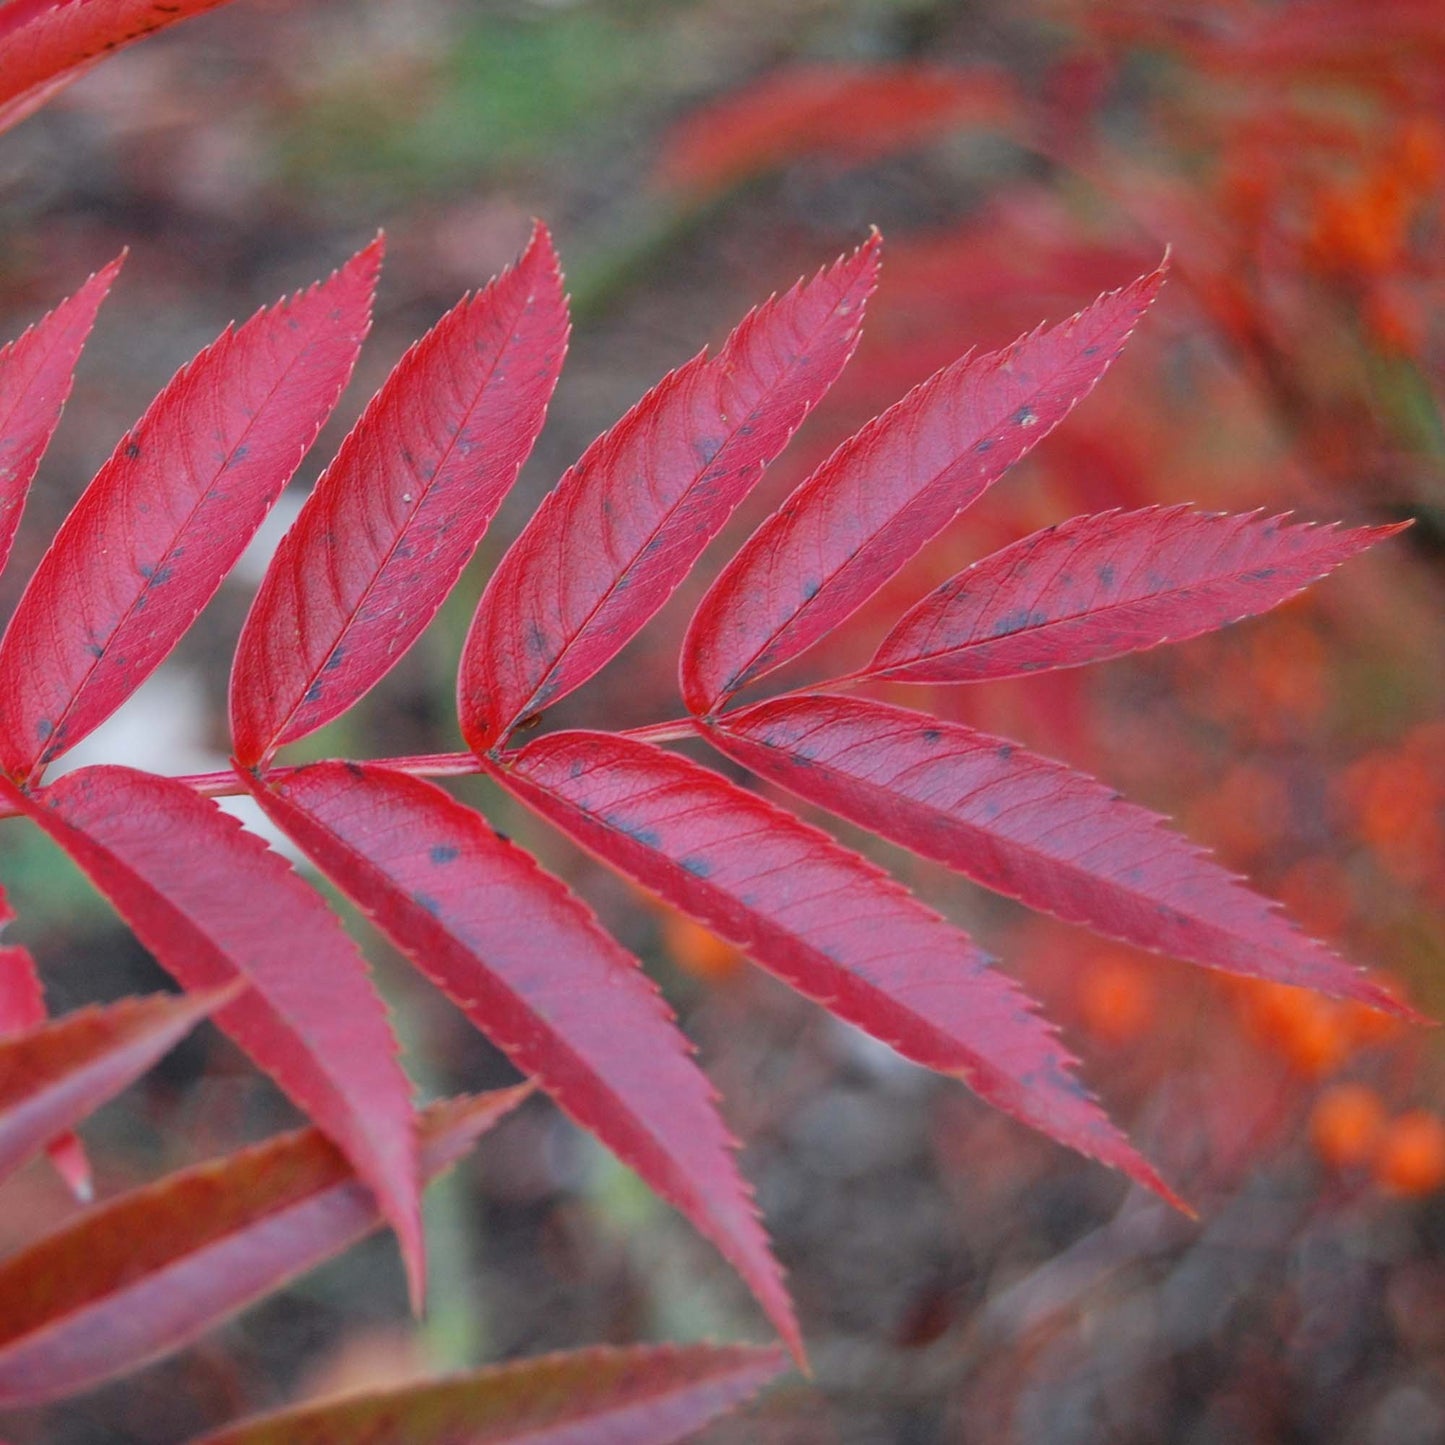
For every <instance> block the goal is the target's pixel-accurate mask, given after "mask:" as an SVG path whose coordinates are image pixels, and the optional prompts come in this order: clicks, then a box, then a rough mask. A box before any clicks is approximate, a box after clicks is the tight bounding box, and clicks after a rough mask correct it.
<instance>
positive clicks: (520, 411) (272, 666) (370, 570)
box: [231, 225, 567, 767]
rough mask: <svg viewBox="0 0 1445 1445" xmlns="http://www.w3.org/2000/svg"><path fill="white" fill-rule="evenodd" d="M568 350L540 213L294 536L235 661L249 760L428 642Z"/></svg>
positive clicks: (373, 424) (350, 450)
mask: <svg viewBox="0 0 1445 1445" xmlns="http://www.w3.org/2000/svg"><path fill="white" fill-rule="evenodd" d="M566 348H567V303H566V300H565V299H564V297H563V295H562V278H561V276H560V274H559V273H558V270H557V258H556V255H555V254H554V252H553V250H552V243H551V239H550V238H549V236H548V234H547V231H546V228H545V227H543V226H540V225H539V226H538V227H537V229H536V232H535V234H534V235H533V238H532V242H531V244H530V245H529V246H528V248H527V250H526V252H525V253H524V255H523V256H522V259H521V260H520V262H518V264H517V266H516V267H515V269H513V270H511V271H509V272H505V273H503V275H502V276H500V277H498V279H497V280H495V281H494V282H493V283H492V284H491V285H490V286H488V287H486V289H485V290H483V291H481V292H480V293H479V294H478V295H476V296H475V297H472V298H470V299H469V300H464V301H462V302H461V303H460V304H459V305H458V306H456V307H455V308H454V309H453V310H452V311H450V312H449V313H448V314H447V315H446V316H445V317H443V318H442V320H441V321H440V322H438V323H437V325H436V327H435V328H433V330H432V331H431V332H430V333H429V334H428V335H427V336H426V337H425V338H424V339H423V340H421V341H419V342H418V343H417V344H416V345H415V346H413V347H412V348H411V350H410V351H408V352H407V354H406V355H405V356H404V357H403V358H402V360H401V363H400V364H399V365H398V366H397V368H396V370H395V371H393V372H392V374H391V376H390V378H389V379H388V380H387V382H386V384H385V385H384V386H383V387H382V389H381V390H380V391H379V392H378V393H377V394H376V396H375V397H374V398H373V399H372V401H371V403H370V405H368V407H367V409H366V412H365V414H364V415H363V416H362V418H361V420H360V421H359V422H358V423H357V425H356V428H355V430H354V431H353V432H352V433H351V435H350V436H348V437H347V439H346V440H345V441H344V442H343V443H342V445H341V450H340V452H339V453H338V454H337V456H336V460H335V461H334V462H332V464H331V465H330V466H329V467H328V468H327V470H326V472H325V474H324V475H323V476H322V478H321V480H320V481H319V482H318V483H317V484H316V490H315V492H314V493H313V494H312V496H311V497H310V499H309V500H308V501H307V503H306V505H305V506H304V507H303V508H302V509H301V515H300V517H299V518H298V519H297V521H296V525H295V526H294V527H293V528H292V529H291V531H290V532H289V533H288V535H287V536H286V538H285V539H284V540H283V541H282V543H281V546H280V549H279V550H278V552H277V553H276V557H275V559H274V560H273V561H272V563H271V567H270V569H269V571H268V572H267V574H266V577H265V579H264V581H263V582H262V584H261V589H260V591H259V592H258V594H257V596H256V601H255V603H254V605H253V606H252V608H251V615H250V617H248V618H247V620H246V626H245V628H244V630H243V631H242V633H241V641H240V646H239V647H238V649H237V653H236V663H235V668H234V670H233V672H232V678H231V727H232V731H233V734H234V736H235V740H236V757H237V760H238V761H239V762H240V763H241V765H242V766H245V767H249V766H251V765H253V764H255V763H258V762H260V761H261V760H262V759H263V758H265V757H267V756H268V755H269V754H270V753H271V752H272V751H273V750H274V749H275V748H277V747H280V746H281V745H282V744H283V743H288V742H292V741H294V740H295V739H296V738H300V737H305V736H306V734H307V733H309V732H314V731H315V730H316V729H317V728H319V727H321V726H322V724H324V723H327V722H330V721H331V719H332V718H334V717H336V716H338V715H339V714H341V713H343V712H345V711H346V709H347V708H348V707H350V706H351V704H352V703H354V702H355V701H356V700H357V699H358V698H359V697H361V696H362V694H364V693H365V692H366V691H367V690H368V689H370V688H371V687H372V686H374V685H375V684H376V683H377V682H378V681H379V680H380V679H381V678H382V677H384V676H385V675H386V673H387V672H388V671H389V670H390V669H391V668H392V667H393V666H394V665H395V664H396V663H397V662H398V661H400V659H401V657H402V655H403V654H404V653H405V652H406V650H407V648H409V647H410V646H411V645H412V643H413V642H415V641H416V639H417V637H418V636H419V635H420V633H421V631H422V629H423V628H424V627H425V626H426V625H427V623H428V622H430V621H431V619H432V617H433V616H435V614H436V611H437V609H438V608H439V607H440V606H441V605H442V602H443V601H444V600H445V598H446V595H447V593H448V592H449V591H450V590H451V588H452V586H453V584H454V583H455V582H456V580H457V578H458V577H459V576H460V575H461V571H462V568H463V567H464V566H466V563H467V560H468V558H470V557H471V555H472V553H473V552H474V551H475V550H476V546H477V543H478V542H479V541H480V540H481V538H482V534H483V532H485V531H486V528H487V524H488V523H489V522H490V521H491V519H492V515H493V513H495V512H496V510H497V507H498V505H499V504H500V503H501V501H502V498H503V497H505V496H506V494H507V491H508V490H509V489H510V487H511V485H512V483H513V482H514V481H515V480H516V477H517V473H518V472H519V471H520V470H521V467H522V463H523V462H525V461H526V459H527V455H528V453H529V452H530V451H531V450H532V443H533V441H534V440H535V439H536V436H537V433H538V432H539V431H541V429H542V422H543V419H544V418H545V416H546V414H547V403H548V401H549V400H550V398H551V396H552V389H553V387H554V386H556V384H557V375H558V373H559V371H560V370H561V367H562V357H563V354H564V353H565V351H566Z"/></svg>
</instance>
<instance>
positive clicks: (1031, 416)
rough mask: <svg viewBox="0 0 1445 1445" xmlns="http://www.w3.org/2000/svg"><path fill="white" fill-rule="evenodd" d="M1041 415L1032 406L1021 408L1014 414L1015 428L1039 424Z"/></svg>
mask: <svg viewBox="0 0 1445 1445" xmlns="http://www.w3.org/2000/svg"><path fill="white" fill-rule="evenodd" d="M1038 419H1039V414H1038V412H1036V411H1035V410H1034V409H1033V407H1031V406H1021V407H1020V408H1019V409H1018V410H1017V411H1016V412H1015V413H1014V414H1013V421H1014V425H1015V426H1033V425H1035V424H1036V423H1037V422H1038Z"/></svg>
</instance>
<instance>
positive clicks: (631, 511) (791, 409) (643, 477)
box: [457, 236, 880, 753]
mask: <svg viewBox="0 0 1445 1445" xmlns="http://www.w3.org/2000/svg"><path fill="white" fill-rule="evenodd" d="M879 244H880V242H879V239H878V238H877V237H876V236H875V237H873V238H872V239H871V240H870V241H868V242H867V243H866V244H865V245H864V246H862V247H860V248H859V249H858V250H857V251H855V252H854V253H853V254H852V255H851V256H845V257H843V258H842V259H841V260H839V261H838V262H836V263H835V264H834V265H833V266H832V267H830V268H828V269H827V270H825V271H822V272H820V273H819V274H818V275H817V276H816V277H815V278H814V279H813V280H812V281H810V282H807V283H804V282H799V283H798V284H797V285H796V286H794V287H793V289H792V290H791V291H789V292H787V294H786V295H784V296H781V297H775V298H774V299H772V300H770V301H768V302H766V303H765V304H763V305H762V306H759V307H758V308H757V309H756V310H754V311H752V312H750V313H749V314H748V316H747V317H746V318H744V320H743V321H742V322H741V323H740V324H739V325H738V327H737V328H736V329H735V330H734V331H733V333H732V334H731V335H730V336H729V337H728V339H727V341H726V342H725V343H724V344H723V346H722V347H721V349H720V350H719V351H718V353H717V355H716V356H712V357H709V356H708V355H707V354H706V353H705V352H704V353H702V354H701V355H699V356H696V357H694V358H693V359H692V360H691V361H689V362H688V363H687V364H686V365H684V366H682V367H679V368H678V369H677V370H676V371H674V372H672V373H671V374H670V375H669V376H667V377H666V378H665V379H664V380H663V381H661V382H660V383H659V384H658V385H657V386H656V387H654V388H653V389H652V390H651V391H650V392H648V394H647V395H646V396H645V397H643V398H642V400H641V401H639V402H638V403H637V405H636V406H634V407H633V408H632V410H631V411H629V412H628V413H627V415H626V416H624V417H623V418H622V420H621V421H619V422H618V423H617V425H616V426H614V427H613V428H612V429H611V430H610V431H608V432H606V433H604V434H603V435H602V436H601V437H599V438H598V439H597V440H596V441H595V442H593V443H592V445H591V446H590V447H588V448H587V450H586V451H585V452H584V453H583V455H582V457H581V459H580V460H579V461H578V462H577V464H576V465H575V466H573V467H572V468H570V469H569V470H568V472H567V473H566V474H565V475H564V476H563V477H562V479H561V481H559V482H558V484H557V486H556V488H555V489H554V490H553V491H552V492H551V493H550V494H549V495H548V496H547V497H546V498H545V499H544V500H543V502H542V505H541V506H540V507H539V508H538V510H537V513H536V515H535V516H534V517H533V519H532V521H531V522H530V523H529V524H528V526H527V527H526V528H525V529H524V530H523V532H522V534H521V536H519V537H518V538H517V541H516V542H515V543H514V544H513V545H512V547H511V548H510V549H509V550H508V552H507V555H506V556H505V557H504V558H503V559H502V562H501V565H500V566H499V567H498V569H497V571H496V573H495V575H494V576H493V577H492V579H491V581H490V583H489V584H488V586H487V590H486V592H485V593H484V594H483V597H482V601H481V604H480V606H479V607H478V609H477V614H476V617H475V619H474V620H473V624H472V629H471V632H470V634H469V635H468V639H467V645H466V648H465V651H464V653H463V658H462V668H461V674H460V677H459V679H458V689H457V697H458V705H459V711H460V714H461V720H462V733H463V736H464V737H465V738H466V740H467V742H468V744H469V746H471V747H472V748H473V749H474V750H475V751H477V752H479V753H480V752H484V751H486V749H488V748H490V747H491V746H492V745H493V744H494V743H496V742H497V741H498V740H499V739H500V738H501V737H503V736H504V735H505V734H506V732H507V731H508V730H509V729H510V728H512V727H513V726H515V725H516V724H517V723H518V722H519V721H522V720H523V719H525V718H527V717H529V716H531V715H533V714H535V713H537V712H540V711H541V710H542V709H543V708H544V707H546V706H548V705H549V704H550V703H553V702H555V701H557V700H558V699H559V698H561V697H562V696H564V695H565V694H567V693H569V692H571V691H572V690H573V689H574V688H576V687H579V686H580V685H581V684H582V683H584V682H585V681H586V680H587V679H588V678H589V677H591V676H592V675H593V674H594V673H596V672H597V671H598V670H599V669H600V668H602V667H603V666H604V665H605V664H606V663H607V662H609V661H610V660H611V659H612V658H613V657H615V656H616V655H617V653H618V652H620V651H621V650H622V648H623V647H624V646H625V645H626V644H627V642H628V641H630V640H631V638H632V637H633V636H634V635H635V634H636V633H637V632H638V630H639V629H640V628H641V627H642V626H643V625H644V624H645V623H646V622H647V621H648V619H649V618H651V617H652V616H653V615H654V614H655V613H656V612H657V611H658V609H659V608H660V607H661V606H662V605H663V604H664V603H665V602H666V601H667V599H668V598H669V597H670V596H671V595H672V593H673V591H674V590H675V589H676V588H677V586H678V584H679V583H680V582H681V581H682V580H683V578H684V577H686V576H687V574H688V572H689V571H690V570H691V568H692V565H693V563H694V562H696V561H697V559H698V557H699V556H700V555H701V553H702V551H703V549H704V548H705V547H706V546H707V544H708V543H709V542H710V541H711V540H712V538H713V537H714V536H716V535H717V533H718V531H719V530H720V529H721V527H722V526H723V524H724V523H725V522H726V521H727V519H728V517H729V516H730V515H731V514H732V511H733V509H734V508H735V507H736V506H737V505H738V503H739V502H741V501H742V499H743V498H744V497H745V496H746V495H747V493H748V491H749V490H750V489H751V488H752V486H753V485H754V483H756V482H757V480H758V478H759V477H760V476H761V475H762V473H763V470H764V468H765V467H766V466H767V465H768V463H769V462H771V461H772V460H773V458H774V457H776V456H777V455H778V453H779V452H781V451H782V450H783V448H784V447H785V446H786V445H787V443H788V440H789V438H790V437H791V436H792V435H793V433H794V432H795V431H796V430H797V429H798V427H799V426H800V425H801V424H802V422H803V420H804V418H805V417H806V416H807V415H808V413H809V412H810V411H811V410H812V409H813V407H814V406H815V405H816V404H817V403H818V402H819V401H820V400H821V399H822V398H823V396H824V395H825V394H826V392H827V390H828V388H829V387H830V386H831V385H832V384H833V382H834V381H835V380H836V379H837V378H838V375H839V373H840V372H841V371H842V370H843V367H844V366H845V365H846V363H847V361H848V359H849V357H850V356H851V355H852V354H853V350H854V348H855V346H856V345H857V342H858V335H859V329H860V327H861V325H862V320H863V311H864V307H865V305H866V303H867V299H868V296H869V295H870V293H871V292H872V290H873V287H874V285H875V283H876V281H877V275H878V248H879Z"/></svg>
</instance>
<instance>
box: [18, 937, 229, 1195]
mask: <svg viewBox="0 0 1445 1445" xmlns="http://www.w3.org/2000/svg"><path fill="white" fill-rule="evenodd" d="M0 968H3V963H0ZM234 993H235V990H234V989H226V990H219V991H215V992H211V993H194V994H181V995H179V996H175V995H172V994H155V995H152V996H151V997H149V998H128V999H122V1000H120V1001H119V1002H118V1003H113V1004H107V1005H105V1006H104V1007H103V1008H102V1007H96V1008H85V1009H77V1010H76V1011H75V1012H74V1013H69V1014H66V1015H65V1017H64V1018H60V1019H56V1020H55V1021H54V1022H52V1023H41V1024H38V1025H36V1026H35V1027H33V1028H31V1029H29V1030H28V1031H26V1032H25V1033H22V1034H18V1035H15V1036H9V1037H0V1179H3V1178H4V1177H5V1176H6V1175H7V1174H12V1173H14V1171H15V1170H16V1169H18V1168H19V1167H20V1166H21V1165H22V1164H24V1163H25V1162H26V1161H27V1160H28V1159H30V1158H31V1156H32V1155H35V1154H38V1153H39V1152H40V1150H41V1149H43V1148H44V1147H45V1146H46V1145H47V1144H50V1143H51V1142H52V1141H54V1140H56V1139H58V1138H59V1137H60V1136H61V1135H62V1134H64V1133H65V1131H66V1130H67V1129H69V1128H70V1127H71V1126H72V1125H74V1124H78V1123H79V1122H80V1121H81V1120H82V1119H84V1118H86V1117H87V1115H90V1114H93V1113H94V1112H95V1111H96V1110H97V1109H98V1108H99V1107H100V1106H101V1105H102V1104H104V1103H105V1102H106V1101H107V1100H109V1099H111V1098H113V1097H114V1096H115V1095H116V1094H118V1093H119V1092H120V1091H121V1090H122V1089H123V1088H125V1086H126V1085H127V1084H129V1083H130V1082H131V1081H132V1080H133V1079H136V1078H138V1077H139V1076H140V1075H141V1074H143V1073H144V1072H145V1071H146V1070H147V1069H148V1068H150V1066H151V1065H152V1064H153V1063H154V1062H155V1061H156V1060H157V1059H158V1058H160V1056H161V1055H162V1054H164V1053H165V1052H167V1050H169V1049H170V1048H171V1046H172V1045H173V1044H175V1043H176V1042H177V1041H178V1040H180V1039H181V1038H182V1037H183V1036H184V1035H185V1034H187V1033H189V1032H190V1030H191V1029H192V1028H193V1027H194V1026H195V1024H196V1023H197V1022H199V1020H201V1019H202V1018H204V1017H205V1016H206V1015H207V1014H208V1013H210V1012H211V1010H212V1009H214V1008H216V1007H217V1006H219V1005H220V1004H221V1003H222V1002H223V1001H224V1000H226V999H227V998H228V997H230V996H231V995H233V994H234ZM63 1157H66V1156H63Z"/></svg>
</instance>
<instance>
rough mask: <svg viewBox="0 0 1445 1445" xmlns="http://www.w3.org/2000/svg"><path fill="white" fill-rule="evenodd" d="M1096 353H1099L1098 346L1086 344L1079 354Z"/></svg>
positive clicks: (1089, 354)
mask: <svg viewBox="0 0 1445 1445" xmlns="http://www.w3.org/2000/svg"><path fill="white" fill-rule="evenodd" d="M1098 354H1099V348H1098V347H1097V346H1086V347H1085V348H1084V349H1083V350H1082V351H1081V352H1080V353H1079V355H1080V356H1097V355H1098Z"/></svg>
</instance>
